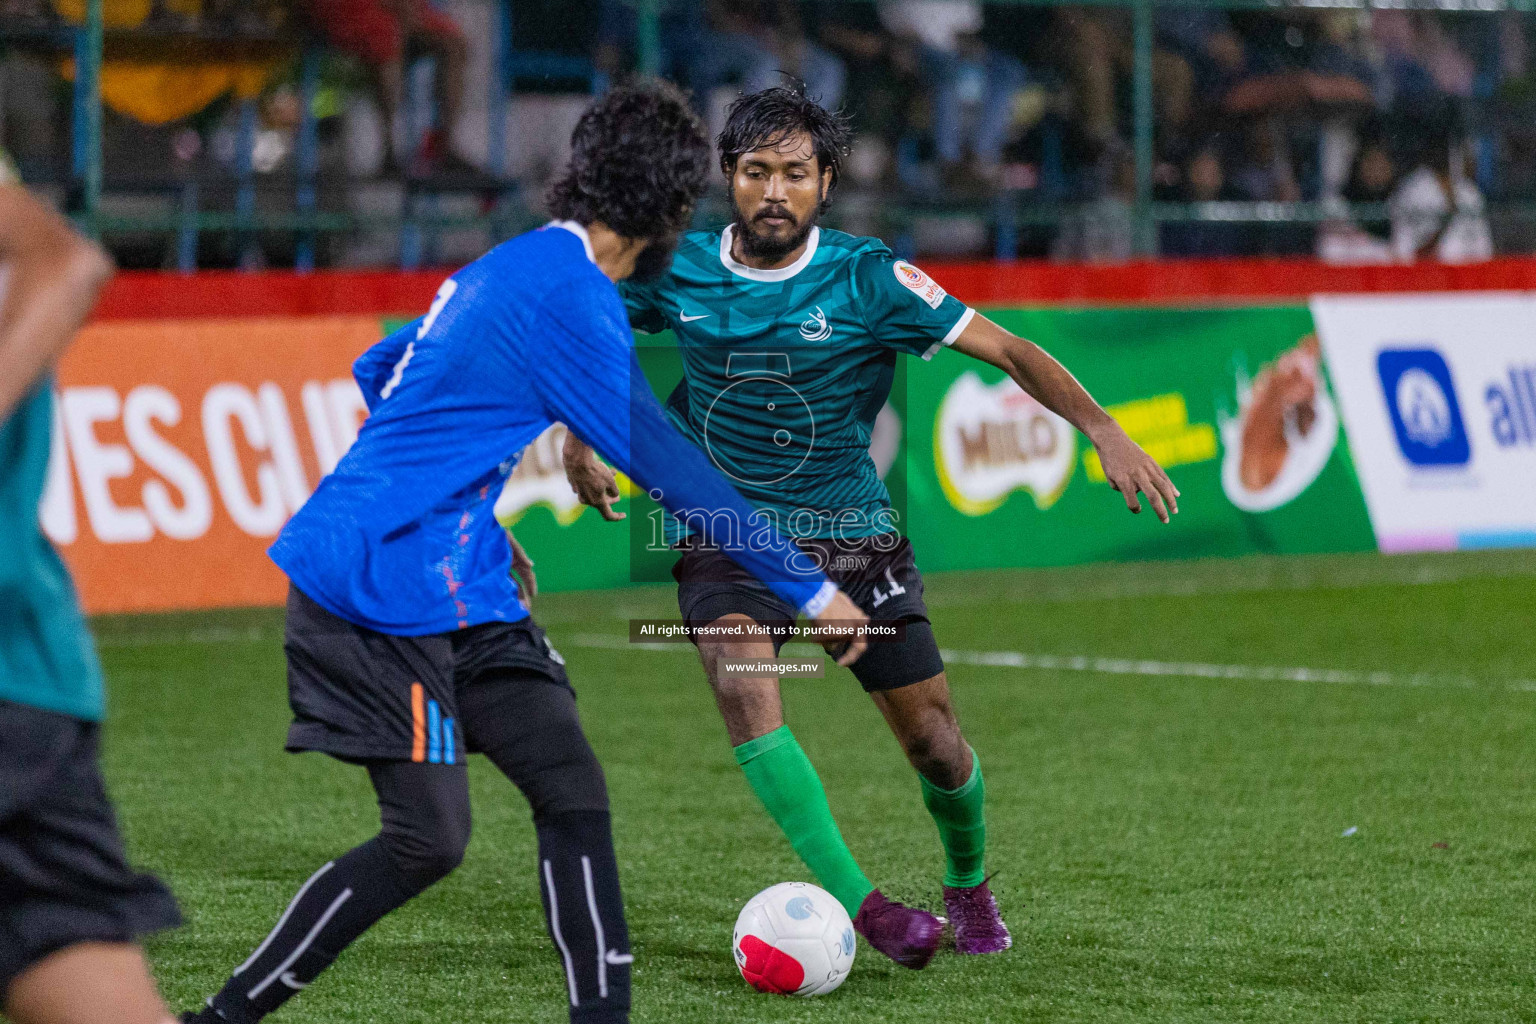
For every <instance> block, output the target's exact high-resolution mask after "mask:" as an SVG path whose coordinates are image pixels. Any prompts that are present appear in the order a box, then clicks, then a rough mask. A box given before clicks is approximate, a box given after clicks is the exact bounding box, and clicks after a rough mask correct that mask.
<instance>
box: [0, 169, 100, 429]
mask: <svg viewBox="0 0 1536 1024" xmlns="http://www.w3.org/2000/svg"><path fill="white" fill-rule="evenodd" d="M0 263H4V264H5V265H6V266H8V267H9V268H10V287H9V289H8V291H7V293H6V296H5V305H4V308H3V310H0V421H4V420H5V419H7V418H9V416H10V415H11V412H12V411H13V410H14V409H15V408H16V403H17V402H19V401H20V400H21V397H22V396H23V395H25V394H26V393H27V392H28V391H30V390H31V388H32V385H33V383H34V382H36V380H37V378H38V377H39V376H40V375H41V374H42V373H43V372H44V371H45V370H46V369H47V368H48V367H49V366H51V365H52V364H53V362H54V361H55V360H56V359H58V357H59V355H60V354H61V353H62V352H63V351H64V349H65V348H66V347H67V346H68V345H69V341H70V339H71V338H73V337H74V336H75V332H76V331H78V330H79V329H80V325H81V324H83V323H85V318H86V317H88V316H89V315H90V313H91V308H92V307H93V306H95V305H96V297H97V296H98V295H99V294H100V293H101V289H102V288H103V287H104V286H105V285H106V283H107V281H108V280H110V279H111V277H112V261H111V260H110V259H108V258H107V254H106V253H105V252H103V251H102V249H101V247H100V246H98V245H97V244H96V243H95V242H92V241H90V240H89V239H87V238H84V237H82V236H81V235H79V234H78V233H76V231H75V229H74V228H72V227H70V225H69V222H68V221H66V220H65V219H64V218H63V217H60V216H59V215H58V214H57V213H55V212H54V211H53V210H52V209H51V208H50V207H49V206H48V205H47V204H45V203H43V202H42V201H41V200H39V199H38V198H36V197H35V196H33V195H32V194H31V193H30V192H28V191H27V190H26V189H25V188H23V187H22V186H21V185H19V184H15V183H14V182H12V183H9V184H0Z"/></svg>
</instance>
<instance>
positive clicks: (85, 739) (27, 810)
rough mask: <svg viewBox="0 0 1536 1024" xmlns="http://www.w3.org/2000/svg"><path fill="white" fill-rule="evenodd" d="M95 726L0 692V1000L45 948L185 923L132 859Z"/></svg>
mask: <svg viewBox="0 0 1536 1024" xmlns="http://www.w3.org/2000/svg"><path fill="white" fill-rule="evenodd" d="M100 732H101V729H100V727H99V726H97V725H95V724H94V723H91V722H82V721H80V720H79V719H77V718H71V717H70V716H68V715H61V714H57V713H55V712H52V711H42V710H39V709H38V708H33V707H28V706H26V705H22V704H14V703H11V702H8V701H0V1005H4V1003H5V993H6V990H7V989H9V988H10V985H11V982H12V981H14V980H15V979H16V977H17V976H18V975H20V974H21V973H22V972H23V971H25V970H26V969H27V968H29V967H31V966H32V965H34V964H36V963H37V962H38V961H39V960H42V959H43V958H44V957H46V956H48V955H49V954H51V953H56V952H58V951H59V950H62V949H67V948H68V947H70V946H74V945H78V944H79V943H82V942H132V941H133V940H134V939H136V938H138V937H139V936H141V935H145V934H148V933H150V932H155V931H159V930H161V929H162V928H174V927H176V926H177V925H178V924H180V923H181V915H180V914H179V913H178V912H177V910H176V901H175V900H174V899H173V898H172V897H171V894H170V891H169V890H167V889H166V888H165V886H163V885H161V884H160V883H159V882H158V881H157V880H156V879H155V878H153V877H152V876H150V875H141V874H138V873H137V872H135V871H134V870H133V869H132V868H130V867H129V866H128V858H127V855H126V853H125V852H124V850H123V840H122V837H121V836H120V835H119V834H118V831H117V819H116V817H115V816H114V814H113V813H112V804H111V803H110V802H109V801H108V800H107V791H106V788H105V787H104V786H103V785H102V781H101V772H100V770H99V768H98V765H97V753H96V748H97V742H98V737H99V735H100Z"/></svg>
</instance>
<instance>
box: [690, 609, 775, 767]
mask: <svg viewBox="0 0 1536 1024" xmlns="http://www.w3.org/2000/svg"><path fill="white" fill-rule="evenodd" d="M753 625H755V623H754V622H753V620H752V619H751V618H750V617H748V616H746V615H722V616H721V617H720V618H718V619H716V620H715V621H714V622H712V623H710V628H711V630H712V631H713V630H719V629H725V628H730V627H737V628H743V629H744V628H746V627H749V626H753ZM773 658H774V653H773V643H772V641H769V640H704V641H701V642H700V643H699V660H700V661H702V662H703V663H704V672H705V674H706V675H708V676H709V687H710V689H711V690H713V691H714V692H715V706H716V707H718V708H719V709H720V717H721V718H722V719H724V721H725V731H726V734H727V735H728V736H729V737H730V740H731V746H733V747H739V746H741V745H742V744H743V743H746V742H747V741H748V740H755V739H757V738H758V737H759V736H766V735H767V734H768V733H770V732H773V731H774V730H775V729H778V728H781V727H782V726H783V725H784V704H783V702H782V701H781V700H780V699H779V681H778V680H777V679H776V678H774V677H773V676H736V675H732V676H722V674H721V672H720V662H721V660H725V661H772V660H773Z"/></svg>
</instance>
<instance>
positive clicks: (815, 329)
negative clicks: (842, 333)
mask: <svg viewBox="0 0 1536 1024" xmlns="http://www.w3.org/2000/svg"><path fill="white" fill-rule="evenodd" d="M800 337H802V338H804V339H805V340H806V341H826V340H827V339H828V338H830V337H832V325H831V324H830V323H829V322H828V321H827V314H825V313H823V312H822V311H821V307H820V306H817V307H816V308H815V309H814V310H812V311H811V312H810V313H807V314H806V317H805V319H804V320H802V321H800Z"/></svg>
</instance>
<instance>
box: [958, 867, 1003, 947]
mask: <svg viewBox="0 0 1536 1024" xmlns="http://www.w3.org/2000/svg"><path fill="white" fill-rule="evenodd" d="M944 909H945V911H946V912H948V914H949V921H950V923H951V924H953V925H954V926H955V952H957V953H969V954H977V953H1001V952H1002V951H1003V950H1005V949H1007V948H1008V947H1009V946H1011V945H1013V936H1012V935H1009V934H1008V926H1007V925H1005V924H1003V916H1002V914H1000V913H999V912H998V909H997V899H996V898H995V897H994V896H993V895H992V890H991V889H989V888H987V883H986V882H982V883H981V884H980V885H972V886H967V887H966V888H964V889H952V888H950V887H949V886H947V885H946V886H945V887H944Z"/></svg>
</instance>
